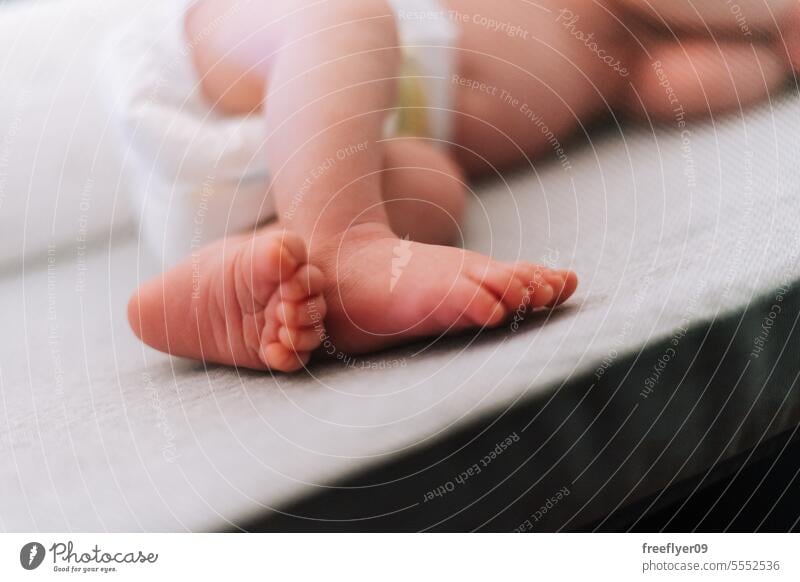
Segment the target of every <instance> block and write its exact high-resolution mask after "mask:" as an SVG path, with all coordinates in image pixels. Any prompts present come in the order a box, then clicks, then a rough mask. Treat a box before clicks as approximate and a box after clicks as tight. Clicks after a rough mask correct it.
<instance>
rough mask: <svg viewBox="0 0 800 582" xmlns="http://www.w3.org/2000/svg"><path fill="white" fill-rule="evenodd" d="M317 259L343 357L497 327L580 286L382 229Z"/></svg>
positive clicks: (557, 274)
mask: <svg viewBox="0 0 800 582" xmlns="http://www.w3.org/2000/svg"><path fill="white" fill-rule="evenodd" d="M315 258H317V259H319V260H318V264H319V265H320V267H321V268H322V270H323V272H324V273H325V280H326V290H325V297H326V299H327V303H328V308H329V309H328V318H327V320H326V328H327V331H328V333H329V334H330V339H331V343H332V344H333V345H334V346H335V348H336V349H337V350H338V351H340V352H344V353H364V352H369V351H374V350H379V349H383V348H386V347H389V346H393V345H396V344H399V343H403V342H407V341H409V340H413V339H415V338H421V337H429V336H437V335H440V334H446V333H451V332H457V331H463V330H465V329H469V328H481V327H496V326H498V325H500V324H502V323H503V322H504V321H507V320H508V319H509V318H510V316H512V315H513V314H514V313H518V312H524V311H526V310H527V309H530V308H542V307H553V306H555V305H557V304H560V303H562V302H563V301H565V300H566V299H568V298H569V297H570V296H571V295H572V294H573V293H574V292H575V288H576V287H577V278H576V276H575V274H574V273H571V272H568V271H554V270H550V269H546V268H544V267H538V266H536V265H532V264H530V263H515V264H509V263H502V262H499V261H495V260H492V259H490V258H489V257H486V256H483V255H480V254H478V253H473V252H469V251H465V250H462V249H458V248H452V247H444V246H436V245H425V244H420V243H414V242H410V241H407V240H402V239H398V238H397V237H396V236H394V235H393V234H392V233H391V232H389V231H388V230H387V229H386V227H384V226H378V225H375V226H373V225H360V226H357V227H355V228H352V229H350V230H349V231H348V232H347V233H346V234H345V235H343V237H342V238H341V239H340V240H338V241H336V242H335V244H326V245H325V247H324V248H322V249H321V250H319V251H317V252H315Z"/></svg>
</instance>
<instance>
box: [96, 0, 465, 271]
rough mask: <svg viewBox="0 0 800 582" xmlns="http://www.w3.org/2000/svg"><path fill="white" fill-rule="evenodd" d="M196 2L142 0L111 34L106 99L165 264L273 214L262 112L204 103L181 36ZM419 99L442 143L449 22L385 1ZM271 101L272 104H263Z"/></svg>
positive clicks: (433, 3)
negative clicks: (225, 111)
mask: <svg viewBox="0 0 800 582" xmlns="http://www.w3.org/2000/svg"><path fill="white" fill-rule="evenodd" d="M195 1H196V0H148V1H147V2H146V3H145V4H143V5H142V7H141V12H140V13H139V14H138V15H137V16H136V17H135V18H134V19H133V20H132V21H131V22H130V23H128V24H127V25H125V26H123V27H121V28H120V29H119V30H118V31H117V32H116V33H115V34H112V35H111V36H110V38H109V45H108V51H110V54H111V59H110V60H109V64H110V66H109V67H108V85H107V86H108V88H109V97H110V98H111V100H112V103H111V106H112V111H113V112H114V119H115V121H117V122H118V126H119V129H120V132H121V135H122V138H123V141H122V144H123V147H124V150H123V151H122V155H123V157H124V160H125V162H126V166H127V167H128V168H129V169H130V170H131V172H130V173H131V175H132V176H133V178H134V182H135V183H134V184H133V188H134V192H135V193H136V196H135V200H134V202H135V204H136V206H137V208H138V211H139V213H140V214H139V217H140V220H141V235H142V237H143V239H144V240H145V242H146V243H147V246H148V247H149V248H150V250H152V251H153V252H155V253H156V255H157V256H158V257H160V258H161V259H162V260H163V261H164V262H165V263H166V264H172V263H174V262H177V261H178V260H180V259H182V258H184V257H186V256H188V255H189V254H191V253H192V252H193V251H195V250H196V249H199V248H200V247H201V246H203V245H205V244H206V243H208V242H210V241H212V240H215V239H218V238H221V237H224V236H226V235H228V234H233V233H236V232H241V231H243V230H245V229H248V228H252V227H254V226H255V225H257V224H261V223H263V222H265V221H267V220H269V219H272V218H274V217H275V207H274V204H273V201H272V200H271V198H270V196H269V194H268V191H269V185H270V175H269V169H268V168H267V166H266V156H265V154H264V152H263V151H262V150H263V142H264V138H265V136H266V128H265V126H264V119H263V116H262V115H260V114H254V115H248V116H238V117H237V116H226V115H222V114H219V113H217V112H215V111H214V110H213V108H212V107H211V106H210V104H209V103H207V101H206V100H205V99H204V97H203V95H202V93H201V90H200V85H199V79H198V75H197V72H196V70H195V68H194V65H193V63H192V61H191V51H190V47H189V45H188V42H187V39H186V37H185V28H184V20H185V15H186V11H187V8H188V7H189V6H190V5H191V4H192V3H194V2H195ZM390 3H391V4H392V5H393V7H394V9H395V15H396V20H397V26H398V32H399V37H400V42H401V45H402V48H403V52H404V54H405V56H406V62H407V63H409V62H411V63H413V69H412V70H413V71H414V73H413V74H414V76H415V82H416V84H417V85H418V86H419V88H420V89H421V92H422V94H423V95H424V101H425V108H426V109H425V111H426V112H427V116H426V118H427V119H426V126H427V128H428V133H429V137H431V138H434V139H437V140H442V141H447V140H448V138H449V133H450V109H451V86H452V83H451V79H450V76H451V75H452V73H453V65H452V61H453V56H452V55H453V51H452V50H442V48H445V49H448V48H453V47H454V43H455V27H454V25H453V22H452V21H451V18H450V15H449V14H448V13H447V11H446V10H444V9H443V8H442V7H441V5H440V4H439V3H438V0H390ZM267 106H268V105H267Z"/></svg>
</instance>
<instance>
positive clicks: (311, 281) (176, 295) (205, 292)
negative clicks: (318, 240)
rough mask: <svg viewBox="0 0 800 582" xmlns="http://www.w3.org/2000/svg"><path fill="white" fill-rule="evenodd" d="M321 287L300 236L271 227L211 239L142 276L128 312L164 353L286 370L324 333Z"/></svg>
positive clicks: (298, 365) (296, 364)
mask: <svg viewBox="0 0 800 582" xmlns="http://www.w3.org/2000/svg"><path fill="white" fill-rule="evenodd" d="M322 288H323V275H322V272H321V271H320V270H319V269H318V268H317V267H315V266H313V265H311V264H309V263H308V261H307V255H306V247H305V243H303V241H302V239H300V237H298V236H296V235H293V234H290V233H288V232H285V231H280V230H272V229H270V230H265V231H261V232H260V233H258V234H257V235H255V236H247V237H236V238H231V239H227V240H225V241H221V242H219V243H216V244H214V245H211V246H210V247H208V248H206V249H203V250H202V251H201V253H200V254H199V255H198V256H196V257H193V258H192V259H190V260H187V261H186V262H184V263H183V264H181V265H179V266H178V267H176V268H174V269H172V270H170V271H169V272H167V273H165V274H164V275H162V276H161V277H160V278H159V279H157V280H155V281H151V282H149V283H146V284H145V285H143V286H142V287H141V288H140V289H139V291H138V292H137V293H136V295H134V297H133V298H132V299H131V301H130V304H129V307H128V318H129V320H130V323H131V326H132V327H133V330H134V332H135V333H136V335H137V336H139V338H140V339H141V340H142V341H143V342H145V343H146V344H148V345H149V346H151V347H153V348H155V349H157V350H160V351H163V352H167V353H170V354H173V355H176V356H182V357H188V358H193V359H197V360H203V361H207V362H214V363H218V364H226V365H232V366H239V367H245V368H253V369H258V370H264V369H269V370H276V371H281V372H293V371H296V370H298V369H300V368H302V367H303V366H305V364H306V363H307V362H308V360H309V358H310V355H311V352H312V351H313V350H314V349H316V348H317V346H319V344H320V338H321V337H322V335H323V333H324V330H323V327H322V320H323V318H324V317H325V314H326V305H325V300H324V298H323V297H322V295H321V291H322Z"/></svg>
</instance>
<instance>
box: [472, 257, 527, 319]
mask: <svg viewBox="0 0 800 582" xmlns="http://www.w3.org/2000/svg"><path fill="white" fill-rule="evenodd" d="M468 272H469V275H468V276H469V277H470V279H472V280H473V281H474V282H475V283H477V284H478V285H481V286H483V287H485V288H486V289H488V290H489V291H490V292H491V293H492V294H494V295H495V297H496V298H497V299H499V300H500V301H501V302H502V303H503V305H505V306H506V307H507V308H508V309H511V310H514V309H518V308H519V306H520V305H521V304H522V303H523V302H524V300H525V295H526V292H525V285H523V284H522V282H521V281H520V279H519V278H518V277H517V276H516V275H515V273H514V269H513V268H510V267H508V266H507V265H503V264H502V263H496V262H492V263H490V264H489V265H487V266H486V267H482V268H480V269H471V270H470V271H468Z"/></svg>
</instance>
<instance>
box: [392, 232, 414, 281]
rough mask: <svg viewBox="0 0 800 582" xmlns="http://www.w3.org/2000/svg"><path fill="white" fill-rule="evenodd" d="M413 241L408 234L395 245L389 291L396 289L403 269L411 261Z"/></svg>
mask: <svg viewBox="0 0 800 582" xmlns="http://www.w3.org/2000/svg"><path fill="white" fill-rule="evenodd" d="M412 254H413V253H412V251H411V241H410V240H409V239H408V235H406V236H405V237H404V238H402V239H401V240H400V242H399V243H398V244H397V245H396V246H395V247H394V258H392V280H391V281H390V283H389V291H394V288H395V286H396V285H397V282H398V281H400V277H402V276H403V271H404V270H405V268H406V267H407V266H408V264H409V263H410V262H411V255H412Z"/></svg>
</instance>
